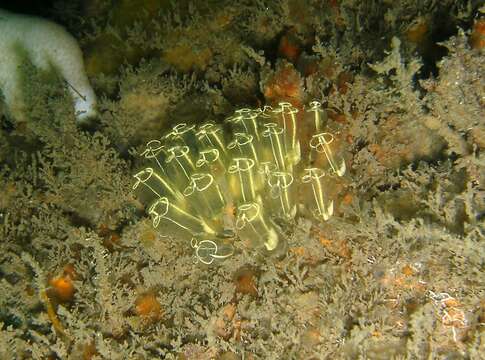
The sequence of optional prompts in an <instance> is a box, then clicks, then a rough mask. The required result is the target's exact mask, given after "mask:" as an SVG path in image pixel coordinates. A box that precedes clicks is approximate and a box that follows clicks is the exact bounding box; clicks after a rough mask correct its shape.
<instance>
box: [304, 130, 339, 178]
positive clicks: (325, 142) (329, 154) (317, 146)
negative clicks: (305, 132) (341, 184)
mask: <svg viewBox="0 0 485 360" xmlns="http://www.w3.org/2000/svg"><path fill="white" fill-rule="evenodd" d="M334 140H335V138H334V136H333V135H332V134H330V133H328V132H322V133H319V134H316V135H313V136H312V139H311V141H310V148H311V149H312V150H313V151H315V152H316V153H318V154H324V155H325V158H326V160H327V162H328V166H329V167H330V168H331V170H332V172H333V173H334V174H337V175H338V176H343V175H344V174H345V170H346V166H345V161H344V159H343V157H342V156H340V155H338V154H335V153H334V151H333V150H332V143H334ZM313 156H315V155H313Z"/></svg>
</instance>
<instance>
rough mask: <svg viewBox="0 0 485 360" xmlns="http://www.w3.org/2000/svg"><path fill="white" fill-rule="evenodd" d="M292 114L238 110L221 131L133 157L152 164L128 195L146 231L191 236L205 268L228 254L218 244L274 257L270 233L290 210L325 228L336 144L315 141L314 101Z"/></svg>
mask: <svg viewBox="0 0 485 360" xmlns="http://www.w3.org/2000/svg"><path fill="white" fill-rule="evenodd" d="M299 112H300V111H299V110H298V109H297V108H296V107H294V106H293V105H291V104H290V103H287V102H282V103H279V105H278V107H277V108H272V107H269V106H266V107H264V108H263V109H256V110H253V109H248V108H245V109H241V110H237V111H236V112H235V113H234V114H233V116H231V117H229V118H227V119H226V120H225V126H227V129H226V128H225V127H224V126H222V125H219V124H216V123H213V122H209V123H205V124H202V125H201V126H199V127H196V126H195V125H187V124H185V123H182V124H178V125H176V126H175V127H174V128H173V129H172V131H171V132H169V133H168V134H166V135H165V136H163V137H162V138H161V139H157V140H152V141H150V142H148V144H147V146H146V149H145V150H144V151H143V152H142V153H141V156H142V157H144V158H146V159H148V160H150V161H151V162H152V164H151V165H150V166H149V167H146V168H144V169H143V170H141V171H139V172H138V173H136V174H135V175H134V177H135V178H136V183H135V184H134V186H133V189H134V190H135V191H136V192H137V194H138V196H139V198H140V199H141V201H142V202H143V203H144V204H146V205H147V212H148V214H150V215H151V217H152V219H153V226H154V227H156V228H164V229H165V230H166V229H168V233H172V234H174V232H173V231H170V227H173V225H176V226H175V229H179V230H182V231H183V232H185V233H188V234H189V235H190V236H192V242H191V245H192V247H193V248H194V249H195V250H196V256H197V258H198V259H199V260H200V261H202V262H204V263H212V262H213V261H214V259H217V258H224V257H227V256H230V254H231V252H232V246H231V245H229V246H228V245H227V244H228V241H224V238H226V239H227V238H234V237H235V236H237V238H239V239H240V240H242V242H243V244H244V245H246V246H247V247H250V248H257V249H259V248H261V249H265V250H266V251H269V252H275V251H277V250H278V251H281V250H283V249H285V245H284V241H282V232H281V227H280V226H279V225H278V224H285V223H289V222H291V221H292V220H293V219H294V218H295V216H296V214H297V212H299V211H300V210H301V211H300V212H302V213H305V211H307V212H309V213H311V215H313V216H315V217H316V218H317V219H319V220H327V219H328V218H329V217H330V216H331V215H332V214H333V209H334V199H333V198H332V196H331V195H330V194H331V193H332V192H331V191H329V189H331V187H332V182H333V181H334V180H333V179H335V177H340V176H343V175H344V173H345V170H346V166H345V162H344V159H343V157H342V156H341V155H340V153H339V147H340V145H339V141H338V139H337V138H336V137H335V136H334V135H333V134H332V133H330V132H326V131H324V128H325V125H326V124H325V119H326V116H325V112H324V111H323V110H322V107H321V104H320V103H319V102H317V101H314V102H312V103H310V105H309V106H308V107H307V108H306V109H304V110H303V114H301V113H300V114H299ZM310 124H311V125H310ZM308 126H310V127H312V136H311V138H310V140H309V141H308V142H307V143H303V142H302V144H300V140H299V136H298V135H299V131H298V129H299V128H301V127H308ZM226 130H230V132H229V131H228V133H230V134H232V136H231V137H230V138H226V136H225V135H224V134H225V133H226ZM308 210H309V211H308ZM308 215H310V214H308Z"/></svg>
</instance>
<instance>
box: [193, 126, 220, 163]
mask: <svg viewBox="0 0 485 360" xmlns="http://www.w3.org/2000/svg"><path fill="white" fill-rule="evenodd" d="M195 135H196V138H197V140H198V145H199V147H200V148H202V149H217V151H218V152H219V158H220V159H221V160H222V161H224V160H226V143H225V141H224V133H223V130H222V127H221V126H220V125H217V124H215V123H213V122H208V123H205V124H203V125H201V126H200V128H199V129H198V131H197V132H196V134H195Z"/></svg>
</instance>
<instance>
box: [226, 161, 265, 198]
mask: <svg viewBox="0 0 485 360" xmlns="http://www.w3.org/2000/svg"><path fill="white" fill-rule="evenodd" d="M254 165H255V161H254V160H253V159H250V158H235V159H233V160H232V162H231V165H230V166H229V168H228V169H227V173H228V182H229V191H230V193H231V196H232V198H233V200H234V203H235V204H236V205H239V204H244V203H248V202H252V201H255V200H256V190H257V187H259V186H258V185H260V184H259V182H258V181H257V177H256V173H255V170H256V169H255V166H254Z"/></svg>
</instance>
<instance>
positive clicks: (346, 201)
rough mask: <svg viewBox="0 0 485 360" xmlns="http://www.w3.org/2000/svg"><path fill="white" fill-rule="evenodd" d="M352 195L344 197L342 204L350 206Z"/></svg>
mask: <svg viewBox="0 0 485 360" xmlns="http://www.w3.org/2000/svg"><path fill="white" fill-rule="evenodd" d="M352 199H353V197H352V194H351V193H346V194H345V195H344V197H343V198H342V204H344V205H350V204H351V203H352Z"/></svg>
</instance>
